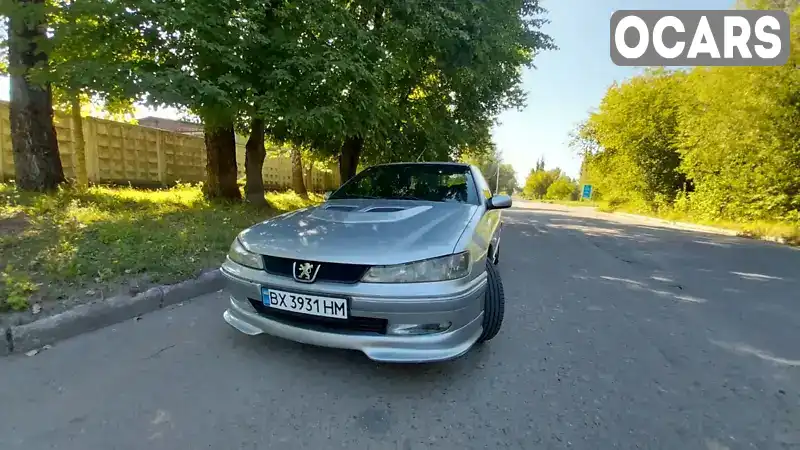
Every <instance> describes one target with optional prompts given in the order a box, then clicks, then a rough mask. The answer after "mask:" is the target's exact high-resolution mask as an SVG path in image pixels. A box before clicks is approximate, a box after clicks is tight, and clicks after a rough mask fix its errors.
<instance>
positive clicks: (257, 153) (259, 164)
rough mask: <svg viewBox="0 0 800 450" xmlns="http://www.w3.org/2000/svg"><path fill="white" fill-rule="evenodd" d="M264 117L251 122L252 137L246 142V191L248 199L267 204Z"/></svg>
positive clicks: (257, 203) (252, 201) (254, 202)
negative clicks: (263, 171) (264, 169)
mask: <svg viewBox="0 0 800 450" xmlns="http://www.w3.org/2000/svg"><path fill="white" fill-rule="evenodd" d="M264 144H265V143H264V119H260V118H258V117H254V118H253V119H252V121H251V122H250V137H249V138H248V139H247V143H246V144H245V155H244V158H245V160H244V170H245V177H246V178H245V185H244V193H245V197H246V198H247V201H248V202H250V203H253V204H255V205H265V204H266V203H267V201H266V199H265V198H264V177H263V174H262V170H263V167H264V159H265V158H266V156H267V150H266V147H265V146H264Z"/></svg>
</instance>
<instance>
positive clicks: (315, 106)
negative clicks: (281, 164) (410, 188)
mask: <svg viewBox="0 0 800 450" xmlns="http://www.w3.org/2000/svg"><path fill="white" fill-rule="evenodd" d="M318 10H319V11H320V13H324V14H325V15H326V17H336V20H334V21H332V22H333V23H334V24H335V26H334V27H331V26H330V24H329V23H328V22H326V21H323V20H317V21H313V20H309V21H308V22H312V23H315V24H318V29H315V31H316V33H315V34H314V36H311V37H308V38H307V39H306V38H304V39H303V43H302V45H303V46H309V48H312V49H313V48H317V50H320V51H321V52H320V53H322V52H324V53H326V55H325V57H321V58H319V61H318V62H317V64H314V65H309V66H308V67H315V68H317V71H318V72H319V73H320V75H319V76H318V77H317V81H315V82H310V83H308V84H307V85H304V86H305V87H307V88H304V89H302V91H301V92H295V93H294V94H295V95H294V96H293V97H292V98H294V99H297V101H296V102H295V108H294V109H288V111H291V113H287V114H285V115H281V117H280V119H279V120H278V123H277V124H276V126H275V127H274V129H275V130H276V131H279V133H278V135H280V136H282V137H284V138H288V139H290V140H292V141H293V142H295V143H302V144H305V145H308V146H309V147H310V148H312V149H314V150H315V151H318V152H320V154H321V155H330V156H335V157H337V158H338V160H339V168H340V176H341V178H342V181H346V180H347V179H348V178H349V177H351V176H352V175H353V174H354V173H355V170H356V168H357V167H358V165H359V162H360V161H361V160H362V158H363V159H364V161H365V162H368V163H372V162H375V161H378V160H380V161H396V160H447V159H450V158H457V157H458V153H459V152H460V149H462V148H464V147H466V146H468V145H477V146H480V145H485V144H486V143H487V142H488V141H489V136H490V134H489V129H490V127H491V123H492V119H493V117H494V115H495V114H496V113H497V112H499V111H500V110H502V109H504V108H506V107H512V106H519V105H521V104H522V101H523V99H524V95H523V93H522V91H521V89H519V77H520V73H519V68H520V66H522V65H525V64H530V62H531V60H532V57H533V54H534V53H535V52H536V51H538V50H543V49H547V48H553V46H552V43H551V41H550V38H549V37H547V36H545V35H543V34H541V33H540V32H539V31H538V28H539V27H540V26H541V24H542V22H543V21H542V19H541V18H540V17H539V16H540V14H541V13H542V12H543V10H542V9H541V8H539V6H538V1H535V0H525V1H524V2H521V3H520V2H512V1H498V2H486V3H475V2H471V1H466V0H459V1H456V2H451V3H450V4H448V5H447V6H446V7H445V6H443V5H442V4H441V3H440V2H435V1H433V0H414V1H411V2H408V1H399V0H394V1H385V2H373V1H366V0H365V1H355V2H351V3H349V4H347V5H346V7H345V8H344V9H336V8H334V7H332V6H327V7H320V8H318ZM520 13H524V17H520ZM309 14H311V13H309ZM487 17H488V18H490V20H489V19H487ZM320 53H317V51H314V52H310V54H311V55H319V54H320ZM387 55H391V57H387ZM315 57H316V56H315ZM323 68H324V69H323ZM323 79H324V83H323V82H322V81H321V80H323ZM278 88H279V89H281V88H283V89H286V87H285V86H283V87H281V86H278ZM298 95H299V97H298ZM300 105H308V106H307V107H306V109H304V110H302V111H300V110H298V107H297V106H300Z"/></svg>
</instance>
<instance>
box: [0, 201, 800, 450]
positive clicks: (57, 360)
mask: <svg viewBox="0 0 800 450" xmlns="http://www.w3.org/2000/svg"><path fill="white" fill-rule="evenodd" d="M527 207H528V209H524V210H521V209H514V210H510V211H508V212H506V213H505V217H506V219H505V220H506V224H507V225H506V229H505V235H504V238H503V244H502V251H501V259H502V261H501V263H500V272H501V274H502V276H503V280H504V283H505V287H506V296H507V304H508V306H507V313H506V320H505V323H504V326H503V329H502V330H501V332H500V334H499V335H498V336H497V338H496V339H495V340H493V341H492V342H491V343H490V344H488V345H487V346H486V347H484V348H481V349H480V350H476V351H474V352H471V353H469V354H468V355H466V356H465V357H463V358H461V359H459V360H456V361H452V362H449V363H442V364H436V365H427V366H418V365H411V366H397V365H380V364H375V363H372V362H370V361H369V360H367V359H366V358H365V357H364V356H363V355H361V354H360V353H355V352H347V351H337V350H329V349H322V348H314V347H308V346H303V345H299V344H294V343H291V342H287V341H282V340H278V339H276V338H270V337H255V338H251V337H247V336H244V335H241V334H238V333H237V332H235V331H234V330H233V329H231V328H230V327H228V326H227V325H226V324H225V323H224V322H223V321H222V318H221V313H222V311H223V310H224V308H225V305H226V301H225V299H224V298H223V296H222V295H221V294H213V295H209V296H206V297H204V298H200V299H196V300H193V301H191V302H187V303H185V304H183V305H182V306H178V307H176V308H173V309H170V310H164V311H160V312H157V313H153V314H150V315H147V316H144V317H142V318H141V319H140V320H135V321H129V322H125V323H122V324H119V325H117V326H113V327H110V328H106V329H103V330H100V331H98V332H95V333H91V334H87V335H83V336H79V337H77V338H74V339H72V340H69V341H65V342H62V343H60V344H58V345H56V346H54V347H53V348H51V349H49V350H46V351H42V352H41V353H39V354H37V355H35V356H24V355H19V356H14V357H11V358H5V359H0V449H3V450H16V449H25V450H38V449H50V448H58V449H74V450H87V449H92V450H94V449H98V450H99V449H102V450H108V449H130V450H133V449H137V450H138V449H154V450H155V449H165V450H182V449H192V450H195V449H204V448H209V449H220V450H232V449H313V450H322V449H337V448H342V449H349V450H353V449H392V450H397V449H401V450H407V449H427V448H436V449H459V450H461V449H473V448H475V449H478V448H481V449H501V448H515V449H551V448H552V449H562V448H578V449H590V450H597V449H611V448H624V449H628V448H644V449H670V450H672V449H675V450H689V449H709V450H721V449H751V448H753V449H756V448H757V449H798V448H800V251H798V250H796V249H791V248H788V247H782V246H778V245H774V244H769V243H761V242H756V241H749V240H744V239H738V238H732V237H722V236H714V235H707V234H701V233H697V232H684V231H678V230H669V229H663V228H658V227H654V226H649V225H646V223H645V222H638V223H637V222H635V221H634V222H633V223H632V222H631V221H630V220H623V219H615V220H614V221H611V220H609V219H608V218H606V217H605V216H602V215H596V214H591V213H584V212H581V211H579V210H569V211H561V210H559V209H563V208H552V207H548V208H543V207H541V206H537V205H527Z"/></svg>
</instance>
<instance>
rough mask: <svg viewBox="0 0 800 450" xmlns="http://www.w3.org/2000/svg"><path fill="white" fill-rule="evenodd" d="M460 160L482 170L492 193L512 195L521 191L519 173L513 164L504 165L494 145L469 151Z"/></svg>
mask: <svg viewBox="0 0 800 450" xmlns="http://www.w3.org/2000/svg"><path fill="white" fill-rule="evenodd" d="M460 160H461V161H462V162H465V163H467V164H472V165H474V166H475V167H477V168H478V169H480V171H481V174H482V175H483V177H484V178H485V179H486V181H487V182H488V183H489V187H491V189H492V192H494V193H496V194H500V193H505V194H507V195H511V194H513V193H514V192H516V191H517V190H518V189H519V186H518V183H517V171H516V170H514V166H512V165H511V164H507V163H503V158H502V156H501V155H500V153H499V152H498V151H497V148H496V147H495V146H494V145H488V146H486V147H483V148H481V149H480V150H475V149H474V148H470V149H467V150H465V151H464V152H462V154H461V155H460ZM498 170H499V171H500V172H499V174H498Z"/></svg>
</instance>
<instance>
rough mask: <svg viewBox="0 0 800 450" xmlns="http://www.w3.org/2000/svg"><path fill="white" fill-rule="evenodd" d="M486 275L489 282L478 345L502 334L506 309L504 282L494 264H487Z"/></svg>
mask: <svg viewBox="0 0 800 450" xmlns="http://www.w3.org/2000/svg"><path fill="white" fill-rule="evenodd" d="M486 275H487V278H488V282H487V285H486V295H485V296H484V300H483V333H481V336H480V337H479V338H478V343H483V342H486V341H489V340H491V339H492V338H493V337H495V336H496V335H497V333H498V332H500V326H501V325H502V324H503V315H504V314H505V309H506V297H505V292H503V281H502V280H501V279H500V274H499V273H497V268H496V267H495V266H494V264H492V263H487V264H486Z"/></svg>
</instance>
